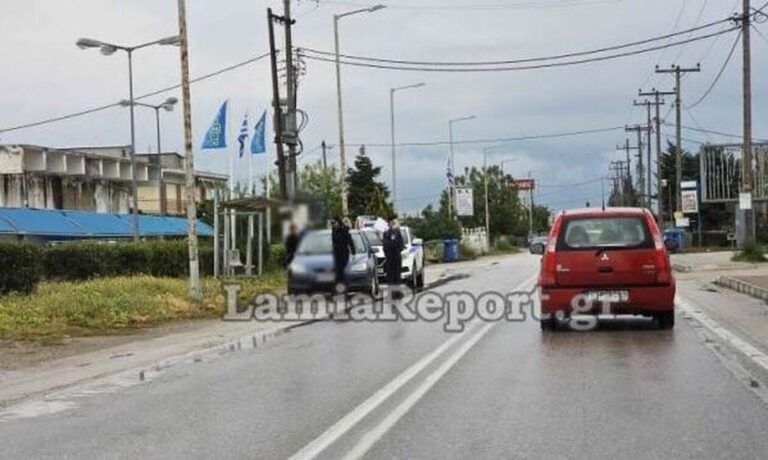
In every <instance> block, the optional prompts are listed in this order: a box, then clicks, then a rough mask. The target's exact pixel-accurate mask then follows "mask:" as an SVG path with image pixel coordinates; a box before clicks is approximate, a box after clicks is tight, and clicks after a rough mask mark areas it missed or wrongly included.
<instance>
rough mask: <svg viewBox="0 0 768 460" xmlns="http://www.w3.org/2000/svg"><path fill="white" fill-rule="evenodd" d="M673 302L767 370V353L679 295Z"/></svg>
mask: <svg viewBox="0 0 768 460" xmlns="http://www.w3.org/2000/svg"><path fill="white" fill-rule="evenodd" d="M675 303H676V304H677V306H678V307H680V309H681V310H682V311H684V312H685V313H687V314H688V315H690V316H691V317H692V318H694V319H695V320H696V321H698V322H699V323H701V324H702V325H703V326H704V327H706V328H707V329H709V330H710V331H711V332H712V333H713V334H715V335H717V336H718V337H720V338H721V339H722V340H723V341H724V342H726V343H727V344H729V345H730V346H732V347H733V348H735V349H736V350H737V351H739V352H740V353H742V354H744V355H746V356H747V357H748V358H749V359H750V360H752V361H753V362H754V363H755V364H757V365H758V366H760V367H761V368H763V369H764V370H766V371H768V355H766V354H765V353H763V352H762V351H760V350H758V349H757V348H756V347H754V346H752V345H750V344H749V343H747V342H746V341H744V340H742V339H741V338H739V337H738V336H736V334H734V333H732V332H731V331H729V330H728V329H726V328H724V327H723V326H721V325H720V324H719V323H718V322H717V321H715V320H713V319H712V318H710V317H709V316H708V315H707V314H706V313H704V312H703V311H701V309H699V308H697V307H695V306H693V305H692V304H691V303H689V302H688V301H687V300H685V299H683V298H681V297H680V296H678V297H677V299H676V302H675Z"/></svg>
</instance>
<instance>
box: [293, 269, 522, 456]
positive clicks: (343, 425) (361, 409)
mask: <svg viewBox="0 0 768 460" xmlns="http://www.w3.org/2000/svg"><path fill="white" fill-rule="evenodd" d="M535 278H536V276H532V277H530V278H528V279H526V280H525V281H523V282H522V283H520V284H519V285H517V286H516V287H515V288H514V289H513V291H519V290H521V289H522V288H523V287H524V286H526V285H528V284H530V283H532V282H533V280H534V279H535ZM477 324H478V323H477V322H476V321H475V322H472V323H470V324H468V325H467V327H466V329H465V330H464V332H462V333H460V334H457V335H455V336H453V337H452V338H450V339H448V340H447V341H445V342H444V343H443V344H442V345H440V346H439V347H437V348H436V349H434V350H433V351H431V352H430V353H429V354H427V355H425V356H424V357H422V358H421V359H420V360H419V361H417V362H416V363H415V364H413V365H411V366H410V367H409V368H408V369H406V370H405V371H403V372H402V373H401V374H400V375H398V376H397V377H395V378H394V379H393V380H392V381H390V382H389V383H387V384H386V385H384V386H383V387H382V388H381V389H379V390H378V391H377V392H376V393H374V394H373V395H372V396H371V397H370V398H368V399H366V400H365V401H363V402H362V403H361V404H360V405H359V406H357V407H355V408H354V409H352V411H351V412H349V413H348V414H347V415H345V416H344V417H343V418H341V420H339V421H338V422H336V423H335V424H333V425H332V426H331V427H330V428H328V429H327V430H325V432H323V433H322V434H321V435H320V436H318V437H317V438H315V439H314V440H313V441H311V442H310V443H309V444H307V445H306V446H304V447H303V448H302V449H301V450H299V451H298V452H296V453H295V454H293V455H292V456H291V457H289V460H304V459H313V458H315V457H317V456H318V455H319V454H320V453H322V452H323V451H324V450H325V449H327V448H328V447H329V446H331V445H332V444H333V443H335V442H336V441H338V440H339V439H340V438H341V437H342V436H344V435H345V434H346V433H347V432H349V430H351V429H352V428H353V427H354V426H355V425H357V423H359V422H360V421H361V420H362V419H364V418H365V417H366V416H368V415H369V414H370V413H371V412H373V411H374V410H375V409H376V408H377V407H379V406H380V405H381V404H382V403H383V402H384V401H386V400H387V399H389V398H390V397H391V396H392V395H394V394H395V393H396V392H397V391H398V390H400V389H401V388H402V387H403V386H405V385H406V384H407V383H408V382H410V381H411V380H412V379H413V378H414V377H416V375H418V374H419V373H421V372H422V371H423V370H424V369H426V368H427V367H429V365H430V364H432V363H433V362H434V361H435V360H437V359H438V358H439V357H440V356H441V355H442V354H443V353H445V352H446V351H447V350H448V349H449V348H451V347H452V346H453V345H455V344H456V342H458V341H459V340H461V339H462V338H464V337H465V336H467V335H468V334H469V333H470V332H472V331H473V330H475V329H476V327H477ZM493 324H495V323H492V324H490V326H492V325H493ZM487 326H489V325H486V327H484V328H483V329H482V330H481V332H480V333H479V334H482V335H485V333H486V332H487V330H488V329H490V328H489V327H487ZM478 340H479V339H478ZM467 343H471V344H472V345H474V343H476V340H474V338H473V339H470V340H469V341H468V342H467ZM465 347H466V344H465V345H464V346H462V347H461V348H460V349H459V350H458V352H457V353H456V354H454V355H453V356H452V357H451V358H449V361H451V360H453V359H454V358H455V357H456V356H458V358H456V361H458V359H460V358H461V356H463V355H464V353H466V351H464V352H463V353H460V355H459V352H461V350H464V348H465ZM470 348H471V346H470ZM468 349H469V348H467V350H468ZM454 364H455V362H454ZM451 366H453V364H451ZM442 368H443V367H442V366H441V367H440V369H442ZM447 371H448V369H446V370H445V372H447ZM445 372H443V373H445ZM432 375H435V374H432ZM441 376H442V375H441ZM438 379H439V377H438ZM433 385H434V383H433ZM422 386H423V384H422ZM422 386H420V387H419V389H421V388H422ZM430 387H431V385H430ZM428 389H429V388H427V390H428ZM417 391H418V390H417ZM425 391H426V390H425ZM412 396H413V395H411V397H412ZM409 399H410V397H409ZM415 402H416V401H414V404H415ZM398 409H399V407H398ZM390 416H391V415H390ZM398 418H399V417H398ZM387 419H389V417H387Z"/></svg>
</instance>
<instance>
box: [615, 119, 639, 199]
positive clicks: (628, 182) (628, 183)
mask: <svg viewBox="0 0 768 460" xmlns="http://www.w3.org/2000/svg"><path fill="white" fill-rule="evenodd" d="M625 130H626V128H625ZM637 149H638V147H632V146H630V145H629V139H626V140H625V141H624V145H617V146H616V150H624V152H625V153H626V160H625V161H622V162H621V164H622V165H623V166H624V167H625V170H626V171H625V172H626V174H625V176H624V177H625V179H624V182H623V183H622V184H623V185H622V187H623V188H624V189H625V195H624V198H625V199H623V200H622V204H623V205H624V206H632V205H633V204H634V195H633V194H632V193H631V192H632V171H631V169H632V156H631V154H630V152H631V151H632V150H637Z"/></svg>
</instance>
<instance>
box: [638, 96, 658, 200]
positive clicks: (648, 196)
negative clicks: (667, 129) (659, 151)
mask: <svg viewBox="0 0 768 460" xmlns="http://www.w3.org/2000/svg"><path fill="white" fill-rule="evenodd" d="M651 104H653V102H652V101H651V100H645V101H642V102H637V101H634V102H633V105H634V106H635V107H645V109H646V112H647V115H648V116H647V121H646V125H645V126H646V128H645V133H646V135H647V138H646V142H645V145H646V149H645V156H646V160H645V164H646V168H645V177H646V179H645V189H644V190H643V192H644V193H645V196H646V206H647V207H648V209H652V208H653V198H652V197H653V192H652V191H651V190H652V188H653V187H652V183H653V173H652V172H651V171H652V167H651V166H652V165H653V160H652V159H651V152H652V149H651V133H652V132H653V123H652V121H653V119H652V117H651Z"/></svg>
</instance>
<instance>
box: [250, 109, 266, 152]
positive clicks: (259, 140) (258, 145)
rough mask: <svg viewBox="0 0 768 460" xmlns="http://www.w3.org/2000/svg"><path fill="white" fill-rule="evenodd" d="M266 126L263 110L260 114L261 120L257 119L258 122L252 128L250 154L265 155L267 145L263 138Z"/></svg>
mask: <svg viewBox="0 0 768 460" xmlns="http://www.w3.org/2000/svg"><path fill="white" fill-rule="evenodd" d="M266 124H267V111H266V110H265V111H264V113H262V114H261V119H259V122H258V123H256V126H254V128H253V139H251V153H252V154H258V153H265V152H266V151H267V144H266V142H265V139H264V136H265V135H266V129H265V128H266Z"/></svg>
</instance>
